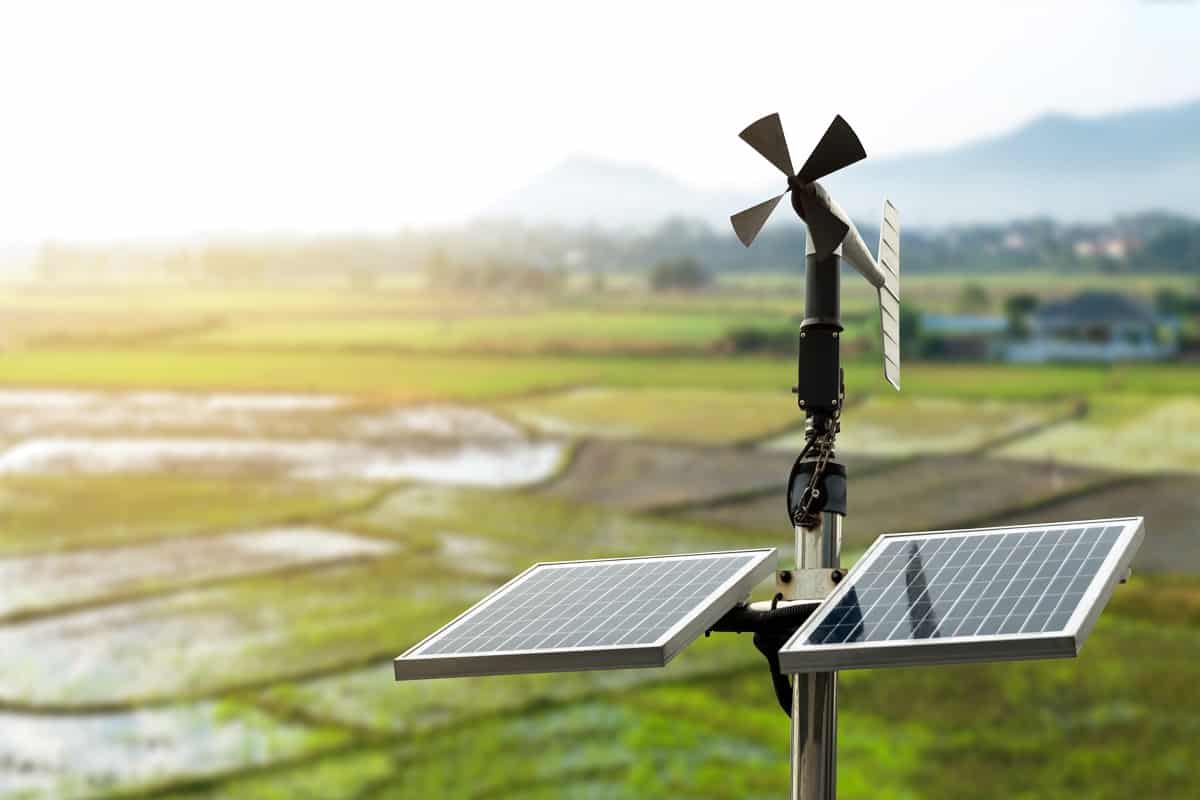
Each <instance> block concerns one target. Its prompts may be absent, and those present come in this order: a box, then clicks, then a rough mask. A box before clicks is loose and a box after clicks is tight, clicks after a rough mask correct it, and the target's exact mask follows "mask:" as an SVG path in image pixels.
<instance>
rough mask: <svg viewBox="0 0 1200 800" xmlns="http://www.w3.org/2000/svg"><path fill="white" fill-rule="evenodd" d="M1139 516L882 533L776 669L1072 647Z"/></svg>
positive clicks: (1132, 541) (1046, 654)
mask: <svg viewBox="0 0 1200 800" xmlns="http://www.w3.org/2000/svg"><path fill="white" fill-rule="evenodd" d="M1143 535H1144V527H1143V522H1142V518H1141V517H1129V518H1123V519H1103V520H1089V521H1084V522H1064V523H1055V524H1051V525H1019V526H1015V527H1006V528H981V529H976V530H960V531H937V532H924V533H903V534H887V535H884V536H880V537H879V538H878V539H876V541H875V543H874V544H873V545H871V547H870V549H868V550H867V552H866V554H864V555H863V557H862V559H860V560H859V562H858V563H857V564H855V565H854V568H853V569H851V570H850V572H849V573H848V574H847V575H846V577H845V578H844V579H843V580H842V581H841V583H840V584H839V585H838V588H837V589H836V590H835V591H834V592H833V594H831V595H830V596H829V597H828V598H826V600H825V601H824V602H823V603H822V604H821V606H820V607H819V608H818V609H817V610H816V611H815V612H814V613H813V615H812V616H811V617H809V618H808V620H807V621H806V622H805V623H804V625H803V626H801V628H800V629H799V630H798V631H796V634H795V635H794V636H793V637H792V638H791V639H790V640H789V641H788V643H787V644H786V645H784V647H783V649H782V650H781V651H780V654H779V661H780V666H781V669H782V671H783V672H786V673H794V672H816V671H823V670H833V669H847V668H854V667H882V666H905V665H914V664H945V663H957V662H966V661H1003V660H1011V659H1022V658H1056V657H1070V656H1075V655H1077V654H1078V652H1079V649H1080V647H1082V646H1083V642H1084V640H1085V639H1086V638H1087V635H1088V633H1089V632H1090V631H1091V628H1092V625H1093V624H1095V621H1096V617H1097V616H1099V614H1100V611H1101V609H1102V608H1103V607H1104V604H1105V603H1106V602H1108V598H1109V596H1110V595H1111V594H1112V591H1113V587H1114V586H1115V585H1116V584H1117V582H1118V581H1120V580H1121V579H1122V577H1123V576H1124V575H1125V574H1126V572H1127V571H1128V569H1129V565H1130V563H1131V561H1132V559H1133V555H1134V553H1135V552H1136V551H1137V548H1138V546H1139V545H1140V544H1141V540H1142V537H1143Z"/></svg>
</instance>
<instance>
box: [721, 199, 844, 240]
mask: <svg viewBox="0 0 1200 800" xmlns="http://www.w3.org/2000/svg"><path fill="white" fill-rule="evenodd" d="M783 194H787V192H784V193H783ZM783 194H781V195H776V196H775V197H772V198H771V199H770V200H766V201H764V202H762V203H759V204H758V205H756V206H750V208H747V209H746V210H745V211H739V212H738V213H736V214H734V215H733V216H732V217H730V218H729V221H730V222H732V223H733V232H734V233H736V234H737V237H738V239H740V240H741V242H742V244H744V245H746V247H749V246H750V243H751V242H753V241H754V237H755V236H758V232H759V231H760V230H762V226H763V223H765V222H766V221H767V217H769V216H771V212H772V211H774V210H775V206H777V205H779V201H780V200H782V199H783ZM835 246H836V245H835Z"/></svg>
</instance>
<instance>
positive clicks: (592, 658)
mask: <svg viewBox="0 0 1200 800" xmlns="http://www.w3.org/2000/svg"><path fill="white" fill-rule="evenodd" d="M736 555H757V556H758V558H757V560H755V561H752V562H751V563H750V564H748V565H745V566H743V567H742V568H741V569H739V570H738V571H737V572H735V573H734V574H732V575H731V576H730V577H729V578H728V579H727V580H726V581H725V582H724V583H722V584H721V585H720V586H719V587H717V588H716V589H715V590H713V591H712V592H711V593H710V594H709V595H708V596H707V597H706V598H704V600H703V601H701V602H700V603H698V604H697V605H696V607H695V608H694V609H693V610H692V611H691V612H690V613H688V614H686V615H684V616H683V618H681V619H680V620H679V621H678V622H676V623H675V624H674V625H672V626H671V628H669V629H668V630H667V631H666V632H665V633H664V634H662V635H661V636H660V637H659V638H658V640H656V641H655V642H653V643H651V644H644V643H642V644H630V645H615V646H610V647H592V646H589V647H566V648H547V649H532V650H508V651H496V652H484V653H451V654H445V655H436V654H435V655H420V654H419V651H420V650H421V649H422V648H423V647H425V646H426V645H429V644H431V643H432V642H434V641H435V640H437V639H438V638H439V637H440V636H442V635H443V634H445V633H446V632H447V631H449V630H451V629H452V628H454V627H455V626H457V625H459V624H462V623H465V622H467V621H469V620H471V619H474V618H475V616H476V615H478V614H483V613H485V612H486V609H487V607H488V606H489V605H491V604H492V603H494V602H495V601H496V600H498V599H499V598H501V597H503V596H504V595H505V593H507V592H509V591H511V590H512V589H513V588H514V587H516V586H518V585H520V583H521V582H522V581H523V580H525V579H527V578H528V577H529V576H530V575H532V574H533V573H534V572H536V571H537V570H539V569H546V568H560V567H569V566H571V565H578V564H597V563H615V562H622V561H624V562H629V561H652V560H656V559H698V558H704V557H711V556H736ZM777 555H778V553H777V550H776V549H775V548H773V547H767V548H754V549H747V550H723V551H715V552H708V553H685V554H679V555H664V556H634V557H627V558H599V559H583V560H579V561H549V562H539V563H537V564H534V565H532V566H531V567H529V568H528V569H526V570H524V571H523V572H521V573H520V574H518V575H517V576H516V577H514V578H512V579H511V580H509V581H508V582H507V583H505V584H504V585H503V586H501V587H500V588H498V589H496V590H495V591H493V592H492V593H491V594H489V595H488V596H487V597H485V598H483V599H482V600H480V601H479V602H478V603H476V604H475V605H473V606H471V607H470V608H468V609H467V610H466V611H464V612H463V613H462V614H460V615H458V616H457V617H455V618H454V619H453V620H451V621H450V622H448V623H446V624H445V625H443V626H442V627H441V628H439V629H438V630H436V631H434V632H433V633H432V634H430V635H429V636H427V637H425V638H424V639H422V640H421V641H420V642H418V643H417V644H415V645H413V646H412V647H410V648H409V649H408V650H406V651H405V652H404V653H403V654H402V655H400V656H398V657H397V658H396V659H394V660H393V662H392V663H393V669H394V672H395V678H396V680H397V681H401V680H421V679H429V678H452V677H478V676H484V675H518V674H526V673H539V672H575V671H586V670H601V669H627V668H643V667H663V666H666V664H667V663H668V662H669V661H670V660H671V659H672V658H674V657H675V656H676V655H677V654H678V653H679V652H680V651H681V650H682V649H683V648H684V647H686V646H687V645H688V644H690V643H691V642H692V641H694V640H695V639H697V638H698V637H699V636H700V635H701V634H703V633H704V632H705V631H706V630H708V629H709V628H711V627H712V626H713V625H714V624H715V623H716V622H717V620H719V619H720V618H721V617H722V616H724V615H725V614H726V612H728V611H729V610H730V609H731V608H733V606H734V605H735V604H737V603H738V602H739V601H741V600H742V599H744V598H745V597H747V596H748V595H749V594H750V592H751V591H752V590H753V589H754V587H755V586H757V585H758V584H759V583H761V582H762V581H764V580H766V579H767V578H770V577H771V576H772V575H773V574H774V572H775V567H776V561H777Z"/></svg>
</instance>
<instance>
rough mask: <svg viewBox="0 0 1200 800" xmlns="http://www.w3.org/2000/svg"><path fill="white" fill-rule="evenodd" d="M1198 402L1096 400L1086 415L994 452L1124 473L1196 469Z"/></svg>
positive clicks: (1199, 462) (1199, 464) (1144, 397)
mask: <svg viewBox="0 0 1200 800" xmlns="http://www.w3.org/2000/svg"><path fill="white" fill-rule="evenodd" d="M1197 430H1200V399H1197V398H1196V397H1194V396H1192V397H1189V396H1178V397H1170V398H1168V399H1162V398H1160V397H1157V396H1153V395H1150V394H1138V395H1132V394H1131V395H1126V396H1121V395H1117V396H1112V397H1108V396H1100V397H1098V398H1096V399H1094V400H1093V401H1091V402H1090V404H1089V413H1088V415H1087V416H1086V417H1084V418H1082V419H1078V420H1073V421H1071V422H1067V423H1064V424H1062V425H1057V426H1054V427H1052V428H1049V429H1047V430H1045V431H1043V432H1042V433H1040V434H1038V435H1036V436H1031V437H1028V438H1025V439H1022V440H1020V441H1017V442H1014V443H1012V444H1010V445H1008V446H1006V447H1004V448H1003V449H1002V450H1001V451H1000V452H1001V453H1002V454H1003V455H1008V456H1012V457H1016V458H1029V457H1034V458H1048V457H1053V458H1055V459H1057V460H1060V461H1064V462H1070V463H1076V464H1088V465H1093V466H1103V465H1120V468H1121V469H1123V470H1125V471H1129V472H1157V471H1163V470H1188V471H1200V438H1197V437H1196V436H1195V432H1196V431H1197Z"/></svg>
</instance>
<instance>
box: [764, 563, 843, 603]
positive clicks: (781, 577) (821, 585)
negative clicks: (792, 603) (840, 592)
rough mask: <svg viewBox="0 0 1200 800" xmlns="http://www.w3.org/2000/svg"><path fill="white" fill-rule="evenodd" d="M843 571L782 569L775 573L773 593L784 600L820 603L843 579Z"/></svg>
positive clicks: (835, 569) (834, 569)
mask: <svg viewBox="0 0 1200 800" xmlns="http://www.w3.org/2000/svg"><path fill="white" fill-rule="evenodd" d="M845 575H846V571H845V570H843V569H838V568H833V569H821V568H818V569H782V570H779V571H778V572H776V573H775V592H776V593H777V594H780V595H782V596H783V597H782V599H784V600H802V601H805V602H816V603H820V602H821V601H823V600H824V599H825V598H826V597H828V596H829V595H830V594H831V593H832V592H833V590H834V589H836V588H837V585H838V583H840V582H841V580H842V578H843V577H845Z"/></svg>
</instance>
